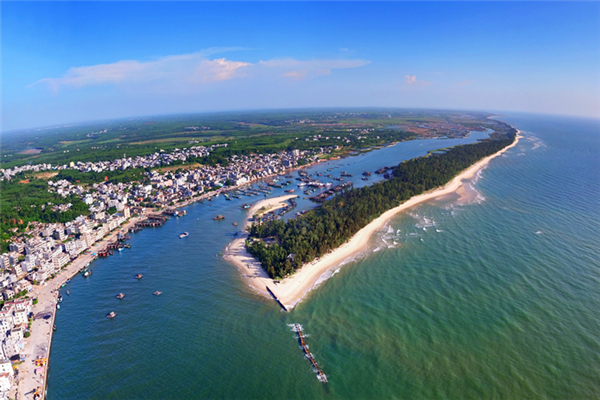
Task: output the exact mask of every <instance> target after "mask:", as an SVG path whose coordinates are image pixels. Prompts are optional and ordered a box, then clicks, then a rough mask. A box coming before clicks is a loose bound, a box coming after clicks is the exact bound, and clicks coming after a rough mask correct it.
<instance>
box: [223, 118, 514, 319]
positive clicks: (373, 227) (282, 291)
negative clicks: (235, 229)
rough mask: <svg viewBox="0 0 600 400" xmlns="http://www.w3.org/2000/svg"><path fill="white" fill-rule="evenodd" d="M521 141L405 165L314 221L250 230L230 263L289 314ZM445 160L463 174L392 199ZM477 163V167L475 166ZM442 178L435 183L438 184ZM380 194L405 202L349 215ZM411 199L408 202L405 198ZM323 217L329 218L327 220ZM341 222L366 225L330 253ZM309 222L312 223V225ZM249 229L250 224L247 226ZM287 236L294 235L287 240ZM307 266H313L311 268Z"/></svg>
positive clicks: (232, 249) (334, 203)
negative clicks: (392, 226) (409, 217)
mask: <svg viewBox="0 0 600 400" xmlns="http://www.w3.org/2000/svg"><path fill="white" fill-rule="evenodd" d="M519 137H520V136H519V131H517V130H515V129H512V128H511V130H510V131H509V132H508V133H507V134H506V137H504V138H496V139H494V140H487V141H483V142H479V143H476V144H472V145H465V146H458V147H457V148H453V149H450V150H448V151H447V152H445V153H443V154H439V155H429V156H427V157H422V158H419V159H416V160H409V161H407V162H404V163H402V164H400V165H399V166H398V167H397V168H396V169H395V170H394V178H392V179H391V180H389V181H386V182H382V183H379V184H375V185H373V186H376V185H379V186H382V187H383V188H382V187H376V188H373V187H371V188H369V189H365V190H362V191H359V190H353V191H349V192H345V193H343V194H341V195H338V196H335V197H334V198H333V199H331V200H328V201H327V202H326V203H325V204H323V206H322V207H319V209H318V210H316V211H311V212H310V215H307V216H301V217H299V218H297V219H295V220H290V221H288V222H287V223H283V222H282V221H270V222H268V223H262V224H253V225H252V226H251V227H250V229H248V231H249V232H248V233H246V234H244V235H243V236H242V237H240V238H238V239H236V240H234V241H233V242H232V243H231V244H230V245H229V246H228V247H227V249H226V256H225V257H226V259H228V260H230V261H231V262H233V263H234V264H235V265H237V266H238V267H239V268H240V270H241V271H242V275H243V277H244V279H245V280H246V281H247V282H248V284H249V285H250V286H251V287H252V288H253V289H255V290H256V291H258V292H260V293H262V294H264V295H265V296H274V297H275V298H276V299H277V300H278V301H279V302H280V304H281V305H282V306H283V307H284V308H285V309H287V310H289V309H291V308H293V307H295V306H296V305H297V304H298V303H299V302H300V301H301V300H302V298H303V297H304V296H305V295H306V293H308V292H309V291H310V290H311V289H312V288H313V287H314V285H315V284H316V282H317V281H318V280H319V278H320V277H321V276H322V275H323V273H325V272H326V271H327V270H329V269H331V268H337V267H338V266H339V265H340V263H342V262H343V261H344V260H345V259H347V258H348V257H351V256H352V255H354V254H357V253H359V252H360V251H362V250H363V249H364V248H365V247H366V245H367V244H368V241H369V238H370V237H371V236H372V235H373V233H375V232H376V231H377V230H379V229H381V228H382V227H383V226H384V225H385V224H386V223H387V222H388V221H389V219H390V218H392V217H393V216H394V215H396V214H398V213H399V212H401V211H404V210H406V209H408V208H410V207H413V206H415V205H417V204H419V203H422V202H425V201H428V200H431V199H434V198H436V197H441V196H445V195H448V194H450V193H453V192H456V191H457V190H458V189H459V188H461V187H462V186H463V184H464V181H465V180H468V179H471V178H472V177H473V176H474V175H475V174H476V173H477V171H479V170H480V169H482V168H484V167H485V166H486V165H487V164H488V163H489V161H490V160H491V159H493V158H495V157H497V156H499V155H500V154H502V153H503V152H505V151H506V150H507V149H509V148H511V147H513V146H515V145H516V144H517V142H518V140H519ZM466 154H470V155H471V157H467V156H466ZM443 158H446V159H447V161H448V162H450V164H452V168H454V170H456V169H458V170H459V171H460V172H459V173H458V174H454V175H453V176H450V177H449V178H448V179H446V178H445V177H440V179H441V180H442V181H443V184H442V185H438V184H437V183H438V182H440V180H437V179H431V180H429V183H428V184H423V185H420V186H419V185H417V186H416V188H415V189H414V191H413V192H412V193H411V195H408V194H407V193H408V191H405V192H402V194H401V195H400V196H396V198H395V199H392V197H393V195H394V193H395V194H397V193H399V192H398V190H396V191H392V190H391V188H390V186H391V185H393V182H394V181H397V182H395V183H396V184H397V185H399V187H401V188H403V189H405V187H406V186H407V185H408V184H410V183H411V180H412V183H414V182H415V179H419V180H420V181H423V180H424V179H425V180H426V179H427V178H425V177H424V176H421V175H420V174H419V173H417V172H415V171H414V169H413V167H415V166H416V167H417V168H421V169H422V170H425V169H426V168H427V167H428V166H432V165H438V163H437V161H439V159H443ZM474 159H475V161H474V162H473V160H474ZM457 160H460V162H457ZM438 166H439V165H438ZM452 168H449V170H448V171H446V172H447V173H448V174H453V169H452ZM411 171H412V172H413V177H412V178H410V177H408V176H407V175H409V174H410V172H411ZM434 171H436V173H437V175H438V177H439V175H440V174H439V172H440V170H439V169H434ZM436 173H434V174H433V176H431V178H435V175H436ZM446 176H447V175H446ZM414 177H417V178H414ZM386 185H387V186H388V187H387V188H386V187H385V186H386ZM363 189H364V188H363ZM419 190H420V191H419ZM356 192H358V193H356ZM377 192H380V193H381V197H386V198H390V200H391V202H399V204H398V205H395V206H394V207H391V208H389V209H387V210H385V211H384V212H378V210H374V211H373V214H376V216H375V217H371V218H369V216H367V217H363V215H364V213H363V214H361V213H358V212H357V211H356V208H354V209H353V210H351V211H349V212H348V211H347V208H349V207H351V203H352V201H355V200H356V201H355V204H358V203H359V202H360V199H361V197H362V198H363V199H364V198H367V197H368V199H369V200H368V201H369V203H370V204H374V203H375V204H379V203H381V198H378V197H377V196H375V197H373V196H372V194H373V193H377ZM369 196H370V197H369ZM406 196H408V198H406V199H404V198H402V197H406ZM288 197H289V196H283V197H281V198H277V199H269V200H268V203H269V204H277V203H280V202H283V201H285V200H287V198H288ZM266 204H267V203H265V202H259V203H257V204H256V205H255V206H254V207H253V208H252V209H251V212H250V213H249V215H253V212H252V211H254V210H257V209H260V208H261V207H264V206H265V205H266ZM388 204H389V203H388ZM363 209H364V207H363ZM340 210H344V211H340ZM336 212H337V213H336ZM332 214H333V215H334V216H333V217H331V215H332ZM373 214H371V216H372V215H373ZM323 215H325V217H324V218H323ZM341 216H345V217H346V218H348V219H351V223H356V222H357V221H361V220H362V221H365V222H366V223H365V224H364V225H363V226H361V227H359V228H358V229H357V230H356V232H353V233H352V234H351V235H350V238H348V239H346V240H343V242H342V243H341V245H339V246H331V247H330V248H327V247H326V246H327V243H328V240H329V238H330V237H332V236H333V235H335V234H336V233H338V237H342V238H344V236H343V227H344V226H345V225H344V221H340V219H338V218H340V217H341ZM327 217H330V218H332V219H335V220H336V223H335V224H327V221H326V219H327ZM336 217H337V218H336ZM304 218H307V219H308V223H307V221H306V219H304ZM311 220H312V222H313V223H312V224H311V222H310V221H311ZM347 222H350V221H347ZM315 223H316V224H321V225H323V224H324V225H325V226H327V227H328V228H327V232H326V233H325V232H319V233H318V234H319V235H320V236H319V237H318V238H317V240H318V244H316V243H315V242H312V244H311V245H310V246H312V247H310V248H309V249H308V250H309V253H307V255H305V256H303V255H299V252H300V251H302V250H299V249H300V247H301V245H300V246H298V243H302V241H303V240H306V237H307V235H306V234H307V233H308V234H313V235H314V234H316V232H317V231H318V228H316V225H315ZM358 224H360V222H358ZM247 225H248V222H247V223H246V226H247ZM346 226H347V225H346ZM355 226H356V225H355ZM311 228H313V229H311ZM348 231H351V230H350V229H348V230H347V231H346V232H348ZM284 232H286V233H288V234H287V236H286V234H285V233H284ZM290 232H291V233H290ZM346 234H347V233H346ZM264 239H268V241H267V242H265V240H264ZM290 243H295V244H296V247H291V246H290V245H289V244H290ZM311 256H312V257H311ZM278 257H279V258H278ZM303 257H305V258H303ZM305 260H308V261H307V262H305ZM283 274H285V275H283ZM282 275H283V276H282Z"/></svg>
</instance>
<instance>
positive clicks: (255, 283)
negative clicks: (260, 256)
mask: <svg viewBox="0 0 600 400" xmlns="http://www.w3.org/2000/svg"><path fill="white" fill-rule="evenodd" d="M295 197H298V196H297V195H293V194H292V195H286V196H280V197H275V198H271V199H265V200H262V201H259V202H258V203H256V204H254V205H253V206H252V207H251V208H250V209H249V210H248V219H246V221H245V222H244V226H243V232H244V233H243V234H242V235H241V236H240V237H239V238H237V239H235V240H234V241H232V242H231V243H229V245H228V246H227V248H226V249H225V252H224V253H223V254H224V256H223V258H224V259H226V260H228V261H230V262H231V263H233V264H235V265H236V266H237V267H238V268H239V269H240V271H241V272H242V277H243V278H244V280H245V281H246V282H247V283H248V285H249V286H250V287H251V288H252V289H253V290H255V291H258V292H260V293H261V294H264V295H267V296H270V295H269V293H268V292H267V286H273V280H272V279H271V278H269V275H267V273H266V272H265V270H264V269H262V267H261V265H260V262H258V260H256V259H255V258H254V257H252V255H250V253H248V252H247V251H246V247H245V246H244V244H245V242H246V239H247V238H248V232H247V231H246V228H247V227H248V225H249V224H250V221H249V219H250V218H251V217H252V216H253V215H254V214H256V212H257V211H258V210H260V209H261V208H263V207H265V209H268V210H269V211H272V210H276V209H278V208H281V207H284V206H285V205H287V204H288V203H287V200H288V199H292V198H295ZM303 269H304V268H303Z"/></svg>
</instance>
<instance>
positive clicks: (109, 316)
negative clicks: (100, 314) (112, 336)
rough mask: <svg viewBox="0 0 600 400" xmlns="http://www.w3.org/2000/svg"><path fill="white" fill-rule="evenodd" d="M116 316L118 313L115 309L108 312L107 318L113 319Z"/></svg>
mask: <svg viewBox="0 0 600 400" xmlns="http://www.w3.org/2000/svg"><path fill="white" fill-rule="evenodd" d="M116 316H117V313H116V312H114V311H111V312H109V313H108V314H106V318H108V319H113V318H114V317H116Z"/></svg>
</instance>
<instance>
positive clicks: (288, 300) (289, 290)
mask: <svg viewBox="0 0 600 400" xmlns="http://www.w3.org/2000/svg"><path fill="white" fill-rule="evenodd" d="M520 134H521V131H519V130H517V135H516V137H515V140H514V141H513V142H512V143H511V144H510V145H508V146H506V147H504V148H503V149H501V150H499V151H498V152H496V153H494V154H492V155H490V156H487V157H485V158H483V159H481V160H479V161H478V162H476V163H475V164H473V165H472V166H470V167H469V168H467V169H465V170H464V171H462V172H461V173H460V174H458V175H457V176H456V177H454V178H453V179H452V180H451V181H450V182H448V183H447V184H446V185H444V186H442V187H439V188H437V189H433V190H431V191H429V192H426V193H423V194H420V195H417V196H414V197H412V198H410V199H409V200H407V201H406V202H404V203H402V204H400V205H399V206H398V207H395V208H393V209H391V210H388V211H386V212H385V213H383V214H382V215H380V216H379V217H378V218H376V219H374V220H373V221H371V222H370V223H369V224H368V225H367V226H365V227H363V228H362V229H361V230H360V231H358V232H357V233H356V234H355V235H354V236H353V237H352V238H351V239H350V240H348V241H347V242H346V243H344V244H343V245H342V246H340V247H338V248H337V249H335V250H334V251H332V252H330V253H328V254H326V255H325V256H323V257H322V258H321V259H318V260H316V261H313V262H312V263H309V264H306V265H304V266H302V268H300V269H299V270H298V271H297V272H296V273H294V274H293V275H292V276H290V277H288V278H286V279H284V280H283V281H281V282H280V283H277V284H276V283H275V282H274V281H273V279H271V278H269V276H268V275H267V273H266V272H265V271H264V270H263V269H262V267H261V265H260V262H259V261H258V260H256V259H255V258H254V257H252V256H251V255H250V254H249V253H248V252H247V251H246V249H245V247H244V242H245V238H246V237H247V233H244V236H243V237H242V238H239V239H236V240H234V241H233V242H231V243H230V244H229V245H228V246H227V248H226V249H225V254H226V256H225V257H224V258H225V259H227V260H228V261H230V262H232V263H233V264H234V265H236V266H237V267H238V268H239V269H240V270H241V271H242V276H243V278H244V280H245V281H246V282H247V283H248V285H249V286H251V287H252V288H253V289H254V290H255V291H257V292H259V293H261V294H263V295H265V296H266V297H272V296H274V297H276V299H277V300H278V301H279V302H280V303H281V304H282V305H283V306H284V307H285V308H286V309H287V310H290V309H292V308H294V307H295V306H296V305H297V304H298V303H300V302H301V301H302V299H303V298H304V296H305V295H306V294H307V293H308V292H309V291H310V290H311V289H312V288H313V287H314V285H315V283H316V282H317V281H318V279H319V278H320V277H321V275H322V274H323V273H325V272H326V271H327V270H329V269H330V268H332V267H334V266H337V265H339V264H340V263H341V262H343V261H344V260H345V259H347V258H348V257H351V256H352V255H355V254H357V253H359V252H361V251H363V250H364V249H365V248H366V246H367V245H368V242H369V239H370V238H371V236H372V235H373V234H374V233H375V232H377V231H379V230H380V229H381V228H382V227H383V226H384V225H385V224H386V223H387V222H388V221H389V220H390V219H391V218H392V217H394V216H395V215H396V214H398V213H400V212H402V211H405V210H407V209H409V208H411V207H413V206H415V205H418V204H420V203H423V202H425V201H428V200H432V199H435V198H438V197H442V196H446V195H448V194H451V193H455V192H456V191H457V190H459V189H460V188H462V187H463V185H464V182H463V181H464V180H469V179H472V178H473V177H474V176H475V174H476V173H477V172H478V171H479V170H480V169H482V168H484V167H485V166H486V165H487V164H488V163H489V162H490V161H491V160H492V159H494V158H496V157H498V156H499V155H501V154H503V153H504V152H505V151H507V150H508V149H510V148H512V147H514V146H516V145H517V143H518V142H519V139H520V138H521V135H520ZM283 197H286V196H283ZM277 199H281V198H277ZM277 199H272V200H277ZM280 201H281V200H280ZM260 204H261V202H259V203H258V204H257V205H256V206H258V205H260ZM247 224H248V221H246V223H245V225H244V227H246V225H247ZM269 289H270V291H271V292H272V295H271V293H269V291H268V290H269Z"/></svg>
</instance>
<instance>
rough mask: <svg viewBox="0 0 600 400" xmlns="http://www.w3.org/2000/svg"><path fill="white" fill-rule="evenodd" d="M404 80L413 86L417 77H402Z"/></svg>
mask: <svg viewBox="0 0 600 400" xmlns="http://www.w3.org/2000/svg"><path fill="white" fill-rule="evenodd" d="M404 80H405V81H406V83H408V84H409V85H412V84H414V83H417V76H416V75H413V76H410V75H405V76H404Z"/></svg>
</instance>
